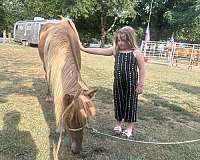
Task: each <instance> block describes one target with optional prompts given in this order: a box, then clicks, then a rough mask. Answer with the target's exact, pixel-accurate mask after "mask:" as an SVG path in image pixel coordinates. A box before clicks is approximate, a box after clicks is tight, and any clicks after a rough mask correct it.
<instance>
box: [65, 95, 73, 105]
mask: <svg viewBox="0 0 200 160" xmlns="http://www.w3.org/2000/svg"><path fill="white" fill-rule="evenodd" d="M73 98H74V96H73V95H69V94H65V96H64V98H63V100H64V105H65V106H68V105H70V104H71V103H72V101H73Z"/></svg>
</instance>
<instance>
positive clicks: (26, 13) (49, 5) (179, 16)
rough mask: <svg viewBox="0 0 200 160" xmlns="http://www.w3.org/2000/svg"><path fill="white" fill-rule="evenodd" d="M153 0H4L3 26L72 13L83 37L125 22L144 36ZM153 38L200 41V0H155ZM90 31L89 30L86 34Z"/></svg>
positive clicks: (0, 1)
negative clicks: (35, 18)
mask: <svg viewBox="0 0 200 160" xmlns="http://www.w3.org/2000/svg"><path fill="white" fill-rule="evenodd" d="M150 3H151V1H150V0H123V1H121V0H0V12H1V15H0V22H1V23H0V29H1V32H2V30H4V29H6V30H7V31H11V30H12V29H13V25H14V23H15V22H16V21H18V20H31V19H33V18H34V17H38V16H39V17H44V18H45V19H53V18H58V16H59V15H63V16H70V17H71V18H73V19H74V20H75V23H76V26H77V28H78V30H79V31H80V32H79V33H80V34H81V35H83V34H84V36H81V37H84V38H85V37H88V39H91V37H94V38H95V37H98V39H99V37H101V41H102V42H104V40H105V38H106V36H108V35H109V34H110V33H112V32H113V31H114V30H116V29H118V28H119V27H121V26H122V25H131V26H133V27H134V28H136V29H137V30H138V31H139V32H138V33H139V34H140V37H141V38H143V35H144V34H143V32H144V30H145V29H146V27H147V22H148V16H149V9H150ZM150 30H151V39H152V40H166V39H167V38H168V37H170V36H171V35H172V33H174V35H175V36H176V39H177V40H178V41H184V42H195V43H199V42H200V0H153V7H152V16H151V21H150ZM86 33H87V34H86Z"/></svg>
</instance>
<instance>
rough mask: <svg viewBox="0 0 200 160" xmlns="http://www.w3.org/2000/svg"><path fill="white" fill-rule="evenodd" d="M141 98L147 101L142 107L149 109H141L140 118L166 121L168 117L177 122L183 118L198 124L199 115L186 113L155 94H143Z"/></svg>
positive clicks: (171, 102) (199, 120)
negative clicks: (173, 117)
mask: <svg viewBox="0 0 200 160" xmlns="http://www.w3.org/2000/svg"><path fill="white" fill-rule="evenodd" d="M143 96H144V97H145V98H146V99H147V100H148V102H146V104H144V105H145V106H150V107H143V110H142V111H141V113H140V114H141V117H146V116H147V117H148V116H149V117H153V118H154V119H156V120H162V121H168V118H167V117H169V116H175V117H176V119H177V120H178V119H179V118H180V117H183V116H184V117H185V118H186V119H187V120H188V121H196V122H200V116H199V115H197V114H195V113H191V112H188V111H187V110H185V109H184V108H181V106H179V105H177V104H174V103H173V101H168V100H166V99H164V98H162V97H159V96H158V95H157V94H144V95H143Z"/></svg>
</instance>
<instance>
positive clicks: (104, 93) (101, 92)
mask: <svg viewBox="0 0 200 160" xmlns="http://www.w3.org/2000/svg"><path fill="white" fill-rule="evenodd" d="M94 88H96V89H97V94H96V96H95V99H96V100H98V101H100V102H101V103H105V104H109V105H110V104H113V91H112V90H111V89H110V88H104V87H101V86H95V87H94Z"/></svg>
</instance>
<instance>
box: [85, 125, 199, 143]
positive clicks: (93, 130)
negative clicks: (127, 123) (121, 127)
mask: <svg viewBox="0 0 200 160" xmlns="http://www.w3.org/2000/svg"><path fill="white" fill-rule="evenodd" d="M87 129H89V130H91V131H92V132H93V133H97V134H100V135H103V136H106V137H110V138H113V139H118V140H122V141H128V142H135V143H140V144H154V145H175V144H187V143H194V142H199V141H200V139H193V140H187V141H179V142H150V141H149V142H146V141H138V140H134V139H126V138H121V137H117V136H112V135H110V134H106V133H103V132H100V131H98V130H97V129H94V128H92V127H87Z"/></svg>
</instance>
